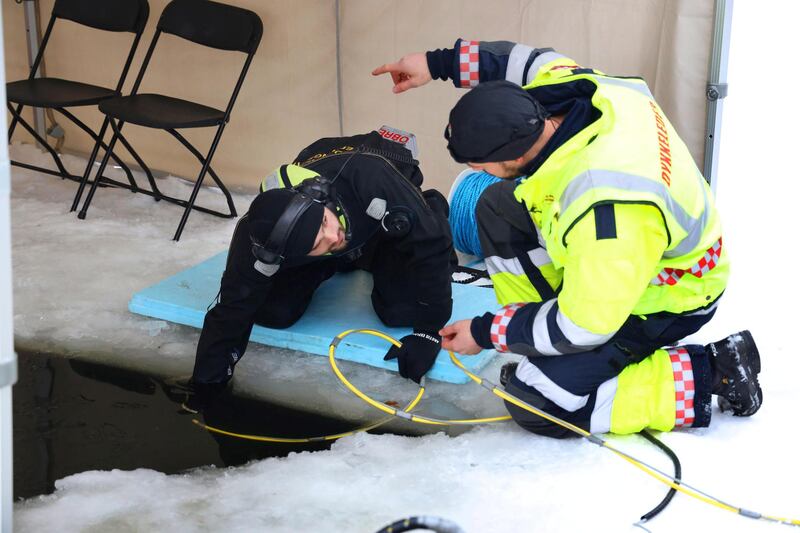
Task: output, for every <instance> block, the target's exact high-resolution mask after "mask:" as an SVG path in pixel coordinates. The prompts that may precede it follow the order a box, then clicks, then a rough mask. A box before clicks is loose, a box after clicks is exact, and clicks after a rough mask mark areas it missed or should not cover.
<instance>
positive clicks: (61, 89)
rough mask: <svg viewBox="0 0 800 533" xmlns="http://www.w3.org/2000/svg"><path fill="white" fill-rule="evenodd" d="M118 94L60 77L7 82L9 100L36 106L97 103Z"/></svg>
mask: <svg viewBox="0 0 800 533" xmlns="http://www.w3.org/2000/svg"><path fill="white" fill-rule="evenodd" d="M117 94H118V93H117V92H116V91H114V90H113V89H107V88H105V87H98V86H97V85H90V84H88V83H81V82H79V81H71V80H62V79H60V78H34V79H32V80H19V81H12V82H11V83H8V84H6V97H7V98H8V101H9V102H13V103H15V104H23V105H29V106H35V107H77V106H84V105H97V104H98V103H99V102H100V101H102V100H105V99H107V98H112V97H114V96H117Z"/></svg>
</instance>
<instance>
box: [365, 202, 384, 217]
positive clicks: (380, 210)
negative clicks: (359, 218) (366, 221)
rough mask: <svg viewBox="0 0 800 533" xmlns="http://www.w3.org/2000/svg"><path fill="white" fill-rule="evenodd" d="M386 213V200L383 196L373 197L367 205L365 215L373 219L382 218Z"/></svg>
mask: <svg viewBox="0 0 800 533" xmlns="http://www.w3.org/2000/svg"><path fill="white" fill-rule="evenodd" d="M385 214H386V200H384V199H383V198H373V199H372V201H371V202H370V203H369V206H367V215H369V216H370V218H374V219H375V220H382V219H383V215H385Z"/></svg>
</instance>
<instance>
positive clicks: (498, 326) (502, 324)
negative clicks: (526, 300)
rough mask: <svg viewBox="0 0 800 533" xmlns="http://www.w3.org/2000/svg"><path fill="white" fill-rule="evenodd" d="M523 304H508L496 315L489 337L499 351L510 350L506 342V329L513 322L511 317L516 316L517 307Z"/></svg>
mask: <svg viewBox="0 0 800 533" xmlns="http://www.w3.org/2000/svg"><path fill="white" fill-rule="evenodd" d="M522 305H523V304H510V305H507V306H505V307H503V308H502V309H500V310H499V311H498V312H497V314H495V315H494V320H492V327H491V328H490V329H489V338H490V339H491V341H492V344H494V349H495V350H497V351H498V352H507V351H508V345H507V344H506V329H508V323H509V322H511V318H512V317H513V316H514V313H516V312H517V309H519V308H520V307H522Z"/></svg>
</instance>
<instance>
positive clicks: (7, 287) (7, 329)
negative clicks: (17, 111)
mask: <svg viewBox="0 0 800 533" xmlns="http://www.w3.org/2000/svg"><path fill="white" fill-rule="evenodd" d="M2 34H3V20H2V11H0V57H5V53H4V51H3V38H2V37H3V35H2ZM5 77H6V75H5V70H3V69H0V100H2V101H3V102H5V101H6V80H5ZM2 126H3V127H2V128H0V532H2V533H10V532H11V528H12V522H11V511H12V502H13V498H14V475H13V470H12V469H13V466H14V461H13V459H12V443H13V435H12V427H13V426H12V423H11V415H12V410H11V386H12V385H13V384H14V383H15V382H16V381H17V356H16V354H15V353H14V333H13V328H12V325H11V321H12V320H13V317H14V315H13V314H12V312H11V289H12V286H11V208H10V204H9V198H10V196H11V179H10V177H9V168H10V163H9V160H8V137H7V133H6V114H5V113H3V124H2Z"/></svg>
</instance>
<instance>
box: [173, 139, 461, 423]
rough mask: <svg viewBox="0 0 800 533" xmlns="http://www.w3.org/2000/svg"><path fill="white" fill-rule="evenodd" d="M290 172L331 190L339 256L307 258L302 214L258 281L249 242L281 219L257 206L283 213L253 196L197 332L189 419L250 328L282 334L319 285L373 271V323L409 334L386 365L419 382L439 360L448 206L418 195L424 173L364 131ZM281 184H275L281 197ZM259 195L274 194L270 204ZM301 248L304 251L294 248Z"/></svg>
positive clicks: (303, 158) (307, 152)
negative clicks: (280, 254)
mask: <svg viewBox="0 0 800 533" xmlns="http://www.w3.org/2000/svg"><path fill="white" fill-rule="evenodd" d="M294 165H297V166H300V167H302V168H304V169H308V170H312V171H314V172H316V173H318V174H320V175H321V176H323V177H324V178H326V179H327V180H331V181H332V182H333V187H334V189H335V193H334V194H333V196H334V198H333V200H334V203H335V205H336V207H337V208H338V210H337V214H338V215H341V216H339V220H340V221H341V223H342V226H343V227H345V228H346V232H347V235H348V239H347V241H346V243H347V244H346V247H345V248H344V249H342V250H341V251H338V252H335V253H331V254H327V255H323V256H318V257H310V256H307V255H306V254H307V253H308V252H309V249H310V244H309V243H310V242H313V237H314V235H316V232H317V230H318V228H319V224H320V223H319V219H317V218H314V217H315V216H321V215H311V214H304V215H303V218H302V219H301V220H300V223H298V225H297V226H295V228H294V229H293V230H292V233H291V235H289V236H287V241H288V242H289V244H288V245H287V253H286V254H285V256H286V258H285V259H284V261H283V262H282V263H281V264H280V267H279V269H278V270H277V272H275V273H274V274H273V275H265V274H264V273H263V270H261V269H257V267H258V261H257V260H256V257H254V254H255V253H256V252H255V251H254V248H253V243H254V242H258V241H264V240H266V239H267V238H268V237H269V235H268V234H269V232H270V231H271V230H272V229H273V228H274V227H275V225H276V222H275V219H276V218H278V217H279V215H280V213H274V212H272V213H265V212H264V211H265V209H264V208H263V207H264V205H267V204H269V205H270V209H271V210H273V211H274V210H275V207H274V206H275V205H281V204H280V202H279V201H278V200H275V198H276V197H278V196H280V195H279V193H278V192H276V190H275V189H272V190H267V191H266V192H262V193H261V194H259V195H258V197H256V199H255V200H254V201H253V204H252V205H251V207H250V211H249V212H248V213H247V214H246V215H244V216H243V217H242V219H241V220H240V221H239V223H238V225H237V226H236V230H235V231H234V234H233V238H232V240H231V245H230V250H229V253H228V261H227V265H226V267H225V272H224V274H223V277H222V283H221V287H220V293H219V297H218V301H217V303H216V305H214V307H213V308H212V309H211V310H210V311H209V312H208V313H207V314H206V317H205V321H204V323H203V331H202V334H201V335H200V341H199V344H198V347H197V355H196V359H195V366H194V372H193V375H192V379H191V382H190V383H191V385H192V388H193V391H194V394H193V395H191V396H190V399H189V401H188V402H187V406H188V407H189V408H190V409H191V410H199V409H202V408H203V407H204V406H205V405H207V403H208V402H209V401H210V400H211V399H213V397H214V396H215V395H216V394H217V393H218V392H219V391H220V390H222V389H223V388H224V386H225V384H226V383H227V382H228V381H229V380H230V379H231V377H232V375H233V370H234V367H235V365H236V363H237V362H238V361H239V360H240V359H241V357H242V356H243V355H244V353H245V350H246V348H247V343H248V339H249V337H250V332H251V330H252V328H253V325H254V324H260V325H263V326H267V327H271V328H288V327H289V326H291V325H292V324H294V323H295V322H296V321H297V320H298V319H299V318H300V317H301V316H302V315H303V313H304V312H305V310H306V309H307V308H308V305H309V303H310V301H311V298H312V297H313V294H314V291H316V289H317V288H318V287H319V286H320V284H322V283H323V282H324V281H325V280H327V279H329V278H330V277H331V276H333V275H334V274H335V273H336V272H340V271H347V270H353V269H356V268H359V269H363V270H367V271H369V272H371V273H372V275H373V279H374V288H373V291H372V304H373V308H374V309H375V312H376V313H377V315H378V317H380V319H381V320H382V321H383V323H384V324H386V325H387V326H390V327H412V328H413V329H414V333H412V334H411V335H408V336H406V337H404V338H403V339H402V343H403V346H402V348H397V347H392V348H391V349H390V350H389V352H388V353H387V358H393V357H397V358H398V366H399V370H400V374H401V375H402V376H403V377H407V378H410V379H413V380H415V381H417V382H419V380H420V379H421V378H422V376H423V375H424V374H425V373H426V372H427V371H428V370H429V369H430V368H431V366H433V363H434V362H435V359H436V356H437V355H438V353H439V350H440V348H441V345H440V343H441V337H440V336H439V333H438V331H439V329H441V328H442V327H443V326H444V325H445V324H446V322H447V320H448V319H449V318H450V313H451V310H452V299H451V289H450V282H451V272H452V269H453V268H454V267H455V265H456V260H455V253H454V251H453V247H452V237H451V234H450V228H449V225H448V221H447V214H448V207H447V201H446V200H445V198H444V197H443V196H442V195H441V194H440V193H438V192H437V191H435V190H430V191H426V192H425V193H422V191H421V189H420V185H421V184H422V173H421V172H420V170H419V167H418V164H417V161H416V160H414V159H413V158H412V157H411V153H410V152H409V151H408V150H407V149H406V148H405V147H403V146H402V145H400V144H397V143H394V142H391V141H388V140H385V139H383V138H382V137H381V136H380V135H379V134H378V133H376V132H372V133H368V134H364V135H357V136H354V137H345V138H325V139H320V140H318V141H316V142H315V143H313V144H312V145H310V146H309V147H307V148H306V149H304V150H303V151H302V152H300V154H299V155H298V156H297V158H296V160H295V163H294ZM284 168H288V169H289V170H292V168H293V167H292V166H289V167H284ZM295 170H301V169H296V168H295ZM288 185H289V183H284V184H281V186H282V187H283V188H284V189H286V188H288V187H287V186H288ZM262 189H263V186H262ZM289 190H292V191H293V190H294V189H289ZM265 195H272V200H270V202H271V203H270V202H267V200H266V199H265V198H266V197H265ZM285 196H288V197H290V195H288V194H287V195H285ZM276 202H278V203H277V204H276ZM382 202H383V203H382ZM376 205H377V206H379V207H380V206H385V212H383V213H381V212H380V211H378V212H377V213H376V209H375V206H376ZM278 210H281V209H278ZM310 211H311V210H309V212H310ZM303 233H305V234H303ZM309 239H310V241H309ZM301 242H305V243H306V244H305V245H302V246H299V249H298V243H301ZM289 248H293V249H291V250H290V249H289Z"/></svg>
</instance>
